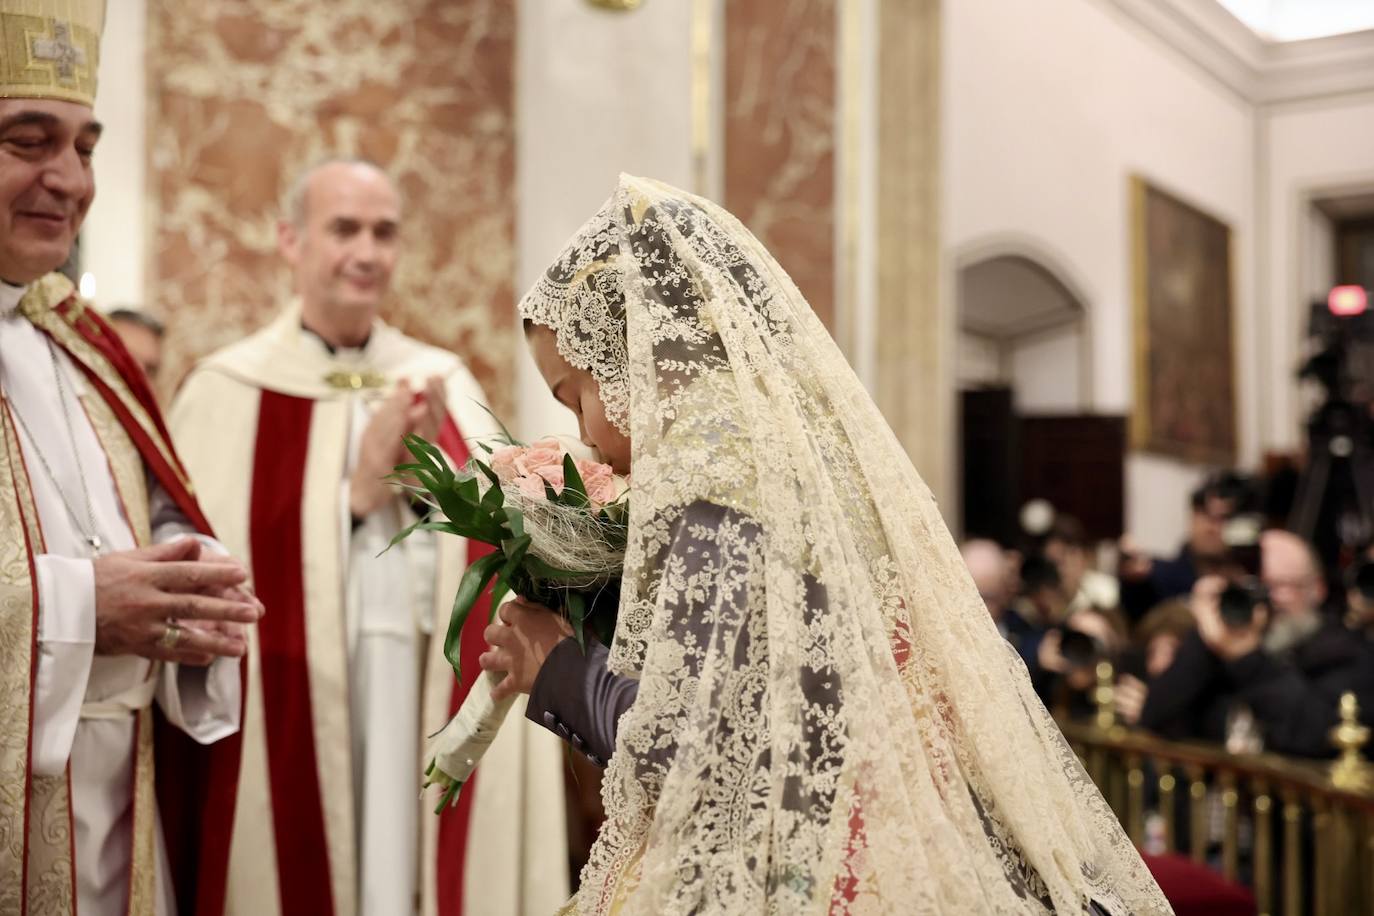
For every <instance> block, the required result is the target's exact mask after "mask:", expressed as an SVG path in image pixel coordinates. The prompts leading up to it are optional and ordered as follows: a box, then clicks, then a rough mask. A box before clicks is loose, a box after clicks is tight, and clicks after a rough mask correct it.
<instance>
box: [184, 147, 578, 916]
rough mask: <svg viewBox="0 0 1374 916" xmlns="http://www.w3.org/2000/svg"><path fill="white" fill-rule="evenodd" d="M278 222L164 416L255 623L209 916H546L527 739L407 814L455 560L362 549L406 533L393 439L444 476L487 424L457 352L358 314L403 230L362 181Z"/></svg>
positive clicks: (373, 183) (503, 745)
mask: <svg viewBox="0 0 1374 916" xmlns="http://www.w3.org/2000/svg"><path fill="white" fill-rule="evenodd" d="M284 209H285V213H284V216H283V219H282V220H281V222H280V224H279V227H278V232H279V248H280V251H281V253H282V255H283V257H284V259H285V260H286V262H287V263H288V264H289V266H290V267H291V270H292V276H293V281H294V288H295V292H296V298H295V299H294V300H293V301H292V302H290V303H289V304H287V305H286V306H285V307H284V308H283V309H281V311H280V314H279V315H278V317H277V318H276V320H274V321H273V322H272V323H271V324H270V325H268V326H267V327H266V328H264V329H263V330H261V331H259V332H258V333H256V334H254V335H252V336H251V337H248V338H247V339H245V340H242V341H240V342H238V343H237V344H233V345H231V346H229V347H228V348H226V349H224V350H221V351H219V352H217V353H214V354H212V355H211V356H209V357H208V358H206V359H205V360H203V361H202V362H201V363H200V364H199V365H197V366H196V368H195V369H194V370H193V371H192V373H191V374H190V376H189V377H188V378H187V380H186V382H185V384H184V386H183V387H182V389H181V391H180V392H179V393H178V395H177V398H176V400H175V402H174V405H173V407H172V412H171V417H172V429H173V433H174V434H175V437H176V440H177V442H178V444H179V446H180V447H181V448H182V449H183V451H184V454H185V456H186V461H187V466H188V468H189V469H190V472H191V475H192V477H193V479H194V480H195V481H196V484H197V486H198V487H200V489H201V491H202V492H203V493H204V494H205V496H204V500H205V508H206V511H207V512H208V514H209V517H210V519H211V521H212V522H214V524H215V526H216V530H217V531H218V532H219V533H220V536H221V537H222V538H223V539H224V541H225V543H226V544H228V545H229V546H230V548H231V549H232V550H235V551H241V552H242V555H244V556H246V557H248V558H249V562H250V564H251V568H252V575H253V580H254V583H255V585H256V587H257V589H258V593H259V595H260V596H261V597H262V600H263V602H264V603H265V604H266V606H267V608H268V611H269V614H268V617H267V618H266V619H264V621H263V623H262V625H261V626H259V627H258V628H257V629H256V632H255V633H254V634H253V635H252V638H251V639H250V648H249V684H250V691H249V696H250V698H251V700H250V703H249V706H248V709H247V713H246V717H245V720H244V766H243V771H242V776H241V781H240V787H239V806H238V812H237V816H236V818H235V821H234V830H233V838H232V843H231V846H232V848H231V853H230V886H229V900H230V910H231V911H232V912H234V913H238V914H253V916H261V914H294V913H304V912H310V913H322V914H331V913H338V914H351V913H361V914H363V916H383V914H402V913H413V912H416V911H417V907H418V909H419V910H420V911H421V912H424V913H438V914H443V916H452V914H458V913H468V914H474V913H482V914H497V916H500V914H523V913H532V914H533V913H548V912H552V911H553V910H554V909H556V908H557V906H558V905H559V904H560V903H561V902H562V901H563V900H564V899H565V898H566V894H567V850H566V832H565V827H564V813H563V796H562V777H561V758H560V754H559V750H558V747H557V744H556V742H555V741H552V740H549V739H550V738H551V736H549V735H547V734H541V733H539V730H537V729H534V728H533V727H526V726H525V723H523V721H522V720H520V719H519V718H518V717H514V716H513V717H512V718H511V720H510V721H511V722H512V723H515V722H520V723H521V725H520V726H519V727H509V728H507V729H506V730H504V731H503V733H502V734H501V736H500V738H499V739H498V741H497V742H496V744H495V745H494V746H493V747H492V748H491V750H490V752H489V754H488V756H487V757H486V758H485V759H484V760H483V762H482V765H481V767H480V768H479V769H478V771H477V774H476V777H475V781H474V782H473V783H471V784H469V786H468V787H467V789H466V790H465V791H464V793H463V795H462V797H461V800H460V802H459V804H458V806H457V807H456V808H454V809H451V810H449V811H446V812H445V813H444V814H443V815H442V816H441V817H435V815H434V814H433V813H432V810H431V809H432V808H433V805H434V800H433V799H429V800H427V801H424V802H420V801H418V799H419V795H420V785H421V769H422V762H421V748H422V746H423V741H424V737H425V736H426V735H428V734H431V733H433V732H435V731H438V730H439V729H440V728H441V727H442V726H443V725H444V723H445V722H446V721H447V718H448V716H449V715H450V714H451V713H452V712H453V711H454V710H456V708H457V705H458V703H459V702H460V701H461V700H462V698H463V696H464V693H465V688H466V686H467V685H466V684H463V685H459V684H456V683H455V679H454V676H453V671H452V669H451V668H450V667H449V666H448V665H447V663H446V662H445V661H444V659H443V654H442V648H443V645H442V644H443V635H444V632H445V630H446V627H447V621H448V615H449V609H450V606H451V603H452V600H453V595H454V592H455V590H456V587H457V582H458V579H459V577H460V576H461V574H462V571H463V569H464V568H465V565H466V563H467V561H468V559H469V558H470V557H472V556H473V555H474V550H473V548H472V547H471V546H470V545H468V544H466V543H465V542H462V541H460V540H458V539H456V538H451V537H448V536H443V537H439V538H436V537H434V536H432V535H426V536H424V537H412V538H410V539H408V540H406V541H404V542H402V543H401V544H400V545H399V546H397V547H396V548H393V549H391V550H389V551H388V550H387V549H386V548H387V545H388V544H389V543H390V541H391V538H392V537H393V535H395V534H396V533H397V532H398V531H399V530H400V529H401V527H402V526H404V525H406V524H409V523H410V522H412V521H414V520H415V514H414V513H415V507H414V506H412V505H411V503H410V502H409V501H408V500H407V499H406V498H405V497H404V496H403V495H402V494H401V493H400V492H399V491H398V490H397V488H396V487H395V486H393V485H391V484H390V483H389V482H388V481H387V480H386V479H384V478H386V476H387V475H389V474H390V473H391V471H392V468H393V467H394V466H395V465H396V464H398V463H402V462H403V461H405V460H407V458H408V456H407V454H406V452H405V450H404V447H403V445H402V436H403V435H404V434H406V433H413V434H416V435H420V436H423V437H425V438H427V439H429V440H430V441H434V442H438V443H439V444H440V445H441V446H442V447H443V448H444V449H445V450H446V451H447V452H448V455H449V457H450V459H451V460H452V461H453V462H454V463H455V464H459V463H461V462H463V461H465V460H466V459H467V457H468V454H469V449H470V448H472V447H474V441H475V440H480V439H481V438H482V437H484V436H488V435H490V434H491V433H492V432H494V425H495V424H494V421H493V420H492V418H491V417H490V415H489V414H487V413H486V411H485V409H484V408H483V407H482V402H483V396H482V392H481V390H480V389H479V388H478V386H477V383H476V382H475V381H474V379H473V378H472V376H471V375H470V374H469V373H468V371H467V370H466V369H465V368H464V366H463V365H462V363H461V362H460V361H459V360H458V358H457V357H455V356H453V355H452V354H451V353H448V352H446V351H443V350H440V349H436V348H434V347H431V346H427V345H425V344H422V343H420V342H418V341H416V340H413V339H411V338H409V337H407V336H405V335H404V334H402V333H400V332H399V331H397V330H395V329H393V328H391V327H388V326H387V325H386V324H384V323H382V322H381V321H380V320H379V317H378V315H379V311H380V309H381V307H382V305H383V302H384V300H385V297H386V295H387V292H388V289H389V287H390V280H391V276H392V271H393V268H394V267H395V265H396V261H397V258H398V255H399V254H400V251H401V248H402V240H403V239H404V237H405V236H404V232H403V231H402V223H403V220H402V213H401V205H400V201H399V197H398V194H397V191H396V188H395V186H394V185H393V184H392V182H391V181H390V179H389V178H388V177H387V176H386V174H385V173H383V172H382V171H381V170H380V169H379V168H377V167H376V166H375V165H372V164H370V163H366V162H359V161H349V160H332V161H327V162H324V163H322V164H320V165H317V166H315V167H314V168H312V169H310V170H308V171H307V172H306V173H305V174H304V175H302V176H301V177H300V179H299V180H298V181H297V182H296V183H295V184H294V185H293V186H292V188H291V190H290V192H289V194H288V195H287V199H286V206H285V208H284ZM473 546H475V545H473ZM485 624H486V613H485V612H484V611H479V612H478V613H476V614H473V616H472V618H471V621H470V625H469V627H468V631H467V632H465V634H464V642H463V651H464V654H465V656H467V657H468V658H469V659H470V662H469V664H470V667H467V668H466V669H465V670H467V671H471V672H475V671H477V663H476V657H477V655H478V654H480V652H481V651H482V649H483V643H482V641H481V633H482V630H483V628H484V626H485Z"/></svg>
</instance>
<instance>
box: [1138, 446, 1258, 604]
mask: <svg viewBox="0 0 1374 916" xmlns="http://www.w3.org/2000/svg"><path fill="white" fill-rule="evenodd" d="M1249 497H1250V488H1249V486H1248V485H1247V483H1246V481H1245V479H1244V478H1242V477H1240V476H1239V475H1237V474H1234V473H1230V472H1226V473H1222V474H1217V475H1215V476H1213V477H1210V478H1208V479H1207V480H1206V481H1204V482H1203V484H1202V485H1201V486H1200V487H1198V488H1197V489H1196V490H1195V491H1193V496H1192V514H1191V515H1190V516H1189V522H1188V541H1187V543H1185V544H1184V545H1183V546H1182V547H1181V548H1180V549H1179V552H1178V555H1177V556H1175V557H1174V558H1173V559H1168V560H1166V559H1159V558H1154V557H1150V556H1149V555H1147V554H1144V553H1141V552H1140V551H1139V550H1138V549H1137V548H1136V546H1135V543H1134V542H1133V541H1132V540H1131V538H1130V537H1123V538H1122V539H1121V562H1120V565H1119V567H1118V569H1117V576H1118V578H1119V579H1120V581H1121V609H1122V610H1123V611H1125V612H1126V615H1127V617H1129V618H1130V619H1131V620H1132V621H1137V620H1140V619H1141V618H1142V617H1144V616H1145V614H1146V613H1148V612H1149V610H1150V609H1151V608H1153V607H1155V606H1156V605H1158V604H1159V603H1160V602H1161V601H1165V600H1167V599H1169V598H1174V597H1177V596H1179V595H1187V594H1188V593H1189V592H1190V591H1192V588H1193V585H1194V584H1196V582H1197V580H1198V578H1199V577H1200V576H1204V575H1208V574H1210V573H1214V572H1218V571H1219V570H1220V569H1221V568H1222V567H1223V566H1224V565H1225V563H1226V562H1227V559H1228V554H1227V548H1226V541H1225V538H1224V536H1223V535H1224V532H1225V530H1226V524H1227V522H1229V521H1230V520H1231V518H1232V517H1233V516H1234V515H1235V514H1236V512H1237V511H1239V510H1240V509H1242V508H1243V507H1244V505H1245V504H1246V502H1247V501H1248V499H1249Z"/></svg>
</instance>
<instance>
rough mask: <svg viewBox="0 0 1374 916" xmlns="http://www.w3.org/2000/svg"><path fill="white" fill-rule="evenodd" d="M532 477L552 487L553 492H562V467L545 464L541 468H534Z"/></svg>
mask: <svg viewBox="0 0 1374 916" xmlns="http://www.w3.org/2000/svg"><path fill="white" fill-rule="evenodd" d="M534 475H535V476H536V477H538V478H540V479H541V480H546V481H548V483H549V486H551V487H553V492H555V493H562V492H563V465H561V464H560V465H557V466H554V465H551V464H546V465H544V466H543V467H540V468H535V469H534Z"/></svg>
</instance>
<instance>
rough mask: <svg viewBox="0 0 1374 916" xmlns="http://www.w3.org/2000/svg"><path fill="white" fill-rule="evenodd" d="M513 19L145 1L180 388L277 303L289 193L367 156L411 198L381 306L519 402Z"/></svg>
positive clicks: (415, 2)
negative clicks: (280, 232) (336, 158)
mask: <svg viewBox="0 0 1374 916" xmlns="http://www.w3.org/2000/svg"><path fill="white" fill-rule="evenodd" d="M515 16H516V14H515V4H513V3H510V2H508V0H463V2H461V3H455V2H451V0H387V2H376V0H333V2H330V3H320V2H318V0H235V2H233V3H184V2H177V0H149V4H148V93H149V108H148V131H149V133H148V156H149V185H150V191H149V193H150V197H151V198H152V200H151V206H150V214H151V215H150V222H151V225H150V226H149V227H148V231H149V233H150V237H151V245H150V251H151V254H150V261H151V263H150V264H149V284H148V286H149V291H150V295H151V297H152V298H153V299H154V301H155V302H156V303H157V305H158V307H160V308H161V309H162V310H163V314H165V315H167V316H168V317H169V319H170V331H169V337H168V347H169V352H168V354H167V359H166V364H167V368H166V370H165V372H164V375H165V378H166V380H167V383H168V384H171V385H175V384H176V383H177V382H178V381H179V380H180V378H181V377H182V376H183V375H184V373H185V372H186V370H187V369H188V368H189V367H190V365H191V363H192V362H193V361H194V360H195V359H196V358H198V357H199V356H201V355H203V354H205V353H207V352H209V351H210V350H212V349H215V348H217V347H219V346H221V345H223V344H225V343H228V342H230V341H233V340H235V339H237V338H239V337H241V336H243V334H245V333H246V332H248V331H250V330H253V329H255V328H257V327H260V326H261V325H262V324H264V323H265V322H266V321H268V320H269V319H270V318H271V316H272V315H273V314H274V313H275V312H276V310H277V309H278V308H279V307H280V304H281V303H282V302H283V301H284V299H285V298H286V296H287V295H288V294H289V277H288V275H287V271H286V268H285V266H284V265H283V264H282V263H281V261H280V260H279V258H278V256H277V254H276V247H275V246H276V240H275V220H276V218H277V216H278V214H279V212H280V206H279V201H280V198H281V196H282V194H283V192H284V191H285V189H286V187H287V186H288V185H289V184H290V182H291V181H292V179H293V178H294V177H295V175H296V173H297V172H298V171H299V170H300V169H302V168H303V167H305V166H306V165H308V164H310V163H312V162H314V161H317V160H319V159H320V158H323V157H325V156H326V155H332V154H342V155H356V156H362V157H366V158H369V159H372V160H374V161H376V162H378V163H380V164H381V165H383V166H384V167H385V168H386V169H387V170H388V171H389V172H390V173H391V174H392V175H393V177H395V178H396V180H397V182H398V184H399V186H400V188H401V190H402V194H403V197H404V200H405V207H406V209H405V213H404V217H403V221H404V229H403V231H404V236H405V243H406V247H405V249H404V251H403V254H402V256H401V260H400V263H399V264H398V267H397V272H396V275H395V279H394V292H393V296H392V301H391V302H390V303H389V305H388V306H387V308H386V310H385V317H386V318H387V320H388V321H390V322H391V323H392V324H395V325H397V326H398V327H400V328H401V329H403V330H404V331H406V332H407V333H410V334H413V335H414V336H416V337H419V338H421V339H423V340H426V341H429V342H432V343H435V344H438V345H440V346H444V347H447V348H449V349H451V350H454V351H456V352H458V353H459V354H460V355H461V356H463V357H464V358H465V359H466V360H467V361H468V364H469V365H470V366H471V367H472V369H473V371H474V372H475V373H476V374H477V376H478V378H479V380H480V381H481V382H482V384H483V385H484V386H485V388H486V390H487V392H488V395H489V397H491V399H492V400H493V401H494V404H495V406H497V407H498V409H500V410H502V411H509V410H510V409H512V407H513V403H512V402H513V398H511V396H510V392H511V391H512V382H513V375H514V372H513V369H512V358H513V353H514V346H515V344H516V342H517V336H518V335H517V334H516V332H515V324H514V310H513V307H512V303H513V297H514V291H513V289H512V279H513V274H514V270H513V266H514V247H515V238H514V221H515V200H514V183H515V154H514V150H515V146H514V143H515V138H514V132H515V128H514V123H515V122H514V112H513V106H514V85H513V83H514V56H515V29H516V25H515Z"/></svg>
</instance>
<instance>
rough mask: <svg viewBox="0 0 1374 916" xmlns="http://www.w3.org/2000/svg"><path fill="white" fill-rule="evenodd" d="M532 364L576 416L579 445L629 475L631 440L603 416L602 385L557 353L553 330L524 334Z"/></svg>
mask: <svg viewBox="0 0 1374 916" xmlns="http://www.w3.org/2000/svg"><path fill="white" fill-rule="evenodd" d="M525 339H526V340H527V341H529V345H530V352H531V353H532V354H533V355H534V364H535V365H536V366H538V367H539V374H540V375H542V376H543V377H544V383H545V384H546V385H548V386H549V391H551V392H553V396H554V397H555V398H557V399H558V403H560V404H562V405H563V406H564V407H566V408H568V409H569V410H571V411H572V412H573V415H574V416H575V417H577V430H578V435H579V436H580V437H581V439H582V444H583V445H586V446H589V447H591V448H594V449H596V450H597V451H598V452H600V453H601V458H602V460H603V461H605V462H606V463H607V464H609V465H610V466H611V469H612V470H614V471H615V472H616V473H617V474H628V473H630V440H629V437H627V436H626V435H625V434H624V433H622V432H621V431H620V430H618V429H616V427H615V424H614V423H612V422H611V421H610V420H609V419H607V417H606V408H605V406H604V405H603V404H602V403H601V386H600V385H599V384H598V383H597V381H596V379H595V378H593V377H592V374H591V373H590V372H588V371H586V370H585V369H574V368H573V367H572V366H571V365H569V364H568V361H567V360H565V359H564V358H563V354H561V353H559V352H558V342H557V338H556V337H555V335H554V333H553V331H552V330H550V329H549V328H547V327H544V326H543V325H540V324H535V325H530V326H529V330H528V331H526V333H525Z"/></svg>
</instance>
